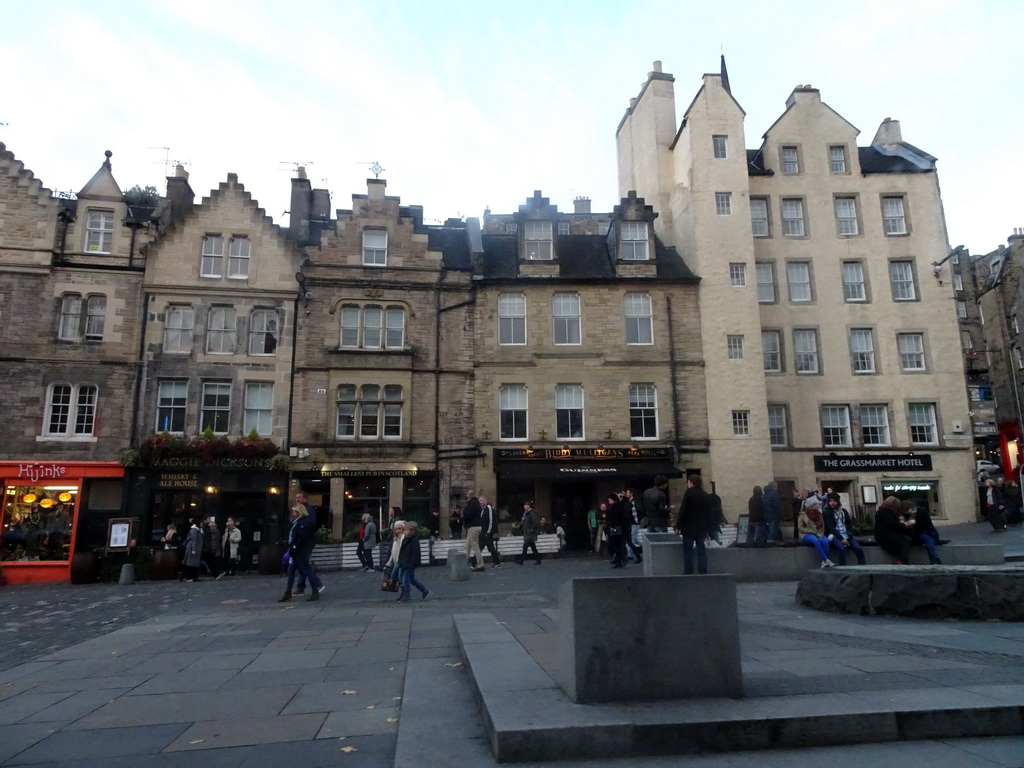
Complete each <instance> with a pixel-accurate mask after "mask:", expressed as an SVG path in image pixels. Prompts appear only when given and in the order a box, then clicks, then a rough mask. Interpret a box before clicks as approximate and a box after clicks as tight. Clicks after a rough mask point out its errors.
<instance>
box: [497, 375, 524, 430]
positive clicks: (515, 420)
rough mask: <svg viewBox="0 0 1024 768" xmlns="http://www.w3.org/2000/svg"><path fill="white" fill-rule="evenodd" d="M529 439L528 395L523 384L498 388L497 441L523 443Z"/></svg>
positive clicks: (503, 385)
mask: <svg viewBox="0 0 1024 768" xmlns="http://www.w3.org/2000/svg"><path fill="white" fill-rule="evenodd" d="M529 437H530V394H529V391H528V390H527V387H526V385H525V384H502V385H501V386H500V387H499V388H498V439H499V440H508V441H513V442H514V441H524V440H528V439H529Z"/></svg>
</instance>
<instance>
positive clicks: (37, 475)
mask: <svg viewBox="0 0 1024 768" xmlns="http://www.w3.org/2000/svg"><path fill="white" fill-rule="evenodd" d="M66 473H67V467H62V466H61V465H60V464H43V463H42V462H39V463H38V464H19V465H18V477H23V478H25V479H26V480H28V481H29V482H31V483H38V482H39V481H40V480H56V479H57V478H60V477H64V475H65V474H66Z"/></svg>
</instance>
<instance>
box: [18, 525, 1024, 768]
mask: <svg viewBox="0 0 1024 768" xmlns="http://www.w3.org/2000/svg"><path fill="white" fill-rule="evenodd" d="M946 534H947V535H949V536H950V538H952V539H954V540H956V541H961V542H969V541H971V540H978V541H982V540H983V541H991V540H993V537H996V536H998V539H997V540H998V541H1000V542H1001V543H1003V545H1004V547H1005V548H1006V550H1007V552H1008V554H1010V555H1011V556H1014V557H1019V556H1024V530H1021V529H1016V530H1010V531H1009V532H1007V533H1005V534H998V535H996V534H992V533H991V532H990V531H989V530H987V527H986V526H982V525H980V524H977V525H973V524H972V525H965V526H956V527H955V529H949V530H947V531H946ZM615 573H617V574H621V577H622V578H642V575H641V569H640V568H638V567H636V566H630V567H628V568H626V569H624V570H623V571H616V572H615ZM610 574H611V571H610V570H609V568H608V564H607V562H606V561H605V560H604V559H600V558H593V557H567V558H562V559H547V560H545V561H544V563H543V564H542V565H540V566H534V565H532V564H527V565H525V566H517V565H515V564H514V563H506V564H505V565H504V566H503V567H502V568H500V569H491V568H488V569H487V570H486V571H485V572H483V573H474V574H473V578H472V579H471V580H470V581H465V582H452V581H449V580H448V579H447V578H446V572H445V569H444V568H441V567H435V568H424V569H421V572H420V578H421V580H422V581H424V582H425V583H426V584H427V585H428V586H429V587H430V589H431V590H432V593H431V595H430V599H428V600H426V601H421V600H420V599H419V595H418V593H415V592H414V595H413V601H412V602H411V603H410V604H408V605H398V604H396V603H395V602H394V595H393V594H388V593H382V592H380V591H379V589H378V586H379V584H378V582H379V578H378V576H377V575H373V574H366V573H355V572H342V573H328V574H325V583H326V585H327V589H326V591H325V592H324V594H323V596H322V599H321V600H320V601H319V602H316V603H308V602H306V601H304V600H302V599H301V598H296V599H295V600H293V601H292V602H289V603H278V602H277V598H278V597H279V596H280V594H281V592H282V591H283V584H284V582H283V579H280V578H277V577H269V576H248V575H247V576H240V577H237V578H234V579H228V578H225V579H221V580H219V581H209V580H207V581H203V582H200V583H196V584H184V583H179V582H176V581H174V582H140V583H137V584H134V585H131V586H119V585H116V584H96V585H88V586H72V585H70V584H57V585H28V586H19V587H8V588H4V589H2V590H0V765H5V766H6V765H34V766H55V767H56V766H60V767H61V768H71V767H72V766H100V765H102V766H110V767H111V768H119V767H121V766H126V767H127V766H133V767H134V766H147V767H148V766H153V767H154V768H164V767H165V766H166V767H167V768H170V767H171V766H175V767H177V766H181V767H182V768H184V767H185V766H202V767H203V768H220V767H221V766H224V767H225V768H226V767H227V766H246V767H247V768H250V767H252V766H257V767H258V766H284V765H289V766H292V765H294V766H302V767H303V768H314V767H315V766H360V767H361V766H380V767H382V768H383V767H384V766H387V767H388V768H390V767H391V766H396V767H398V768H413V767H414V766H415V767H417V768H420V767H424V766H426V767H430V766H445V767H446V768H455V767H456V766H474V767H477V766H486V765H494V764H495V762H494V758H493V756H492V753H491V751H490V749H489V747H488V745H487V743H486V742H485V739H484V727H483V723H482V721H481V718H480V714H479V708H478V707H477V705H476V704H475V703H474V699H473V693H472V688H471V685H470V680H469V676H468V674H467V670H466V667H465V666H464V663H463V660H462V657H461V654H460V650H459V638H458V636H457V633H456V630H455V621H454V619H453V617H454V616H456V615H459V616H463V615H467V614H476V615H482V614H483V615H490V616H493V617H494V621H495V622H497V623H500V624H501V626H502V627H504V628H505V629H506V630H507V631H508V632H510V633H511V634H512V635H514V636H515V638H516V639H517V640H518V641H519V643H521V645H522V647H523V648H525V649H526V650H527V651H528V652H529V653H530V654H531V656H532V657H533V658H534V659H535V660H536V662H537V663H538V664H539V665H540V666H541V667H542V668H543V669H545V670H546V671H548V672H554V671H555V670H556V668H557V665H558V653H557V648H556V642H555V638H556V635H555V628H556V625H557V619H558V601H557V592H558V589H559V587H560V586H561V585H562V584H563V583H564V582H565V581H566V580H567V579H570V578H572V577H574V576H606V575H610ZM794 590H795V584H794V583H791V582H788V583H770V584H757V583H754V584H741V585H738V586H737V595H738V603H739V615H740V633H741V651H742V664H743V673H744V693H745V699H744V701H743V704H744V706H747V707H754V708H756V706H757V703H758V702H759V701H769V700H770V701H771V702H772V703H773V704H772V705H773V706H778V703H779V702H785V703H784V704H783V705H782V706H784V707H790V706H791V707H792V708H793V711H803V709H804V708H807V707H813V706H814V702H815V701H816V699H815V697H817V696H821V695H823V694H825V693H830V694H838V695H842V696H844V697H847V698H849V700H850V701H854V702H860V703H861V705H862V706H863V703H864V702H871V701H886V702H888V703H889V705H890V706H891V707H900V706H904V705H906V706H916V705H918V704H920V703H922V702H936V701H941V702H947V703H949V702H952V703H958V704H959V705H962V706H964V707H984V706H986V704H987V703H988V704H991V705H993V706H995V705H997V704H998V705H999V706H1001V707H1004V708H1005V707H1006V706H1007V704H1011V705H1014V706H1017V708H1018V716H1022V715H1020V713H1021V712H1024V624H1020V623H999V622H983V623H971V622H959V621H928V620H917V619H902V618H900V619H897V618H888V617H858V616H839V615H832V614H822V613H817V612H814V611H810V610H808V609H804V608H802V607H800V606H797V605H796V604H795V602H794V600H793V594H794ZM608 620H609V621H614V620H615V617H614V616H609V617H608ZM679 662H680V670H681V673H685V671H686V669H685V649H680V657H679ZM515 684H516V681H514V680H510V681H509V685H510V687H513V686H514V685H515ZM523 700H524V702H527V703H524V707H525V706H528V701H529V697H525V698H524V699H523ZM553 725H557V723H554V724H553ZM856 727H857V724H856V723H853V722H851V724H850V728H851V729H856ZM842 740H843V737H842V735H841V734H836V743H837V744H838V743H839V742H841V741H842ZM197 753H198V754H197ZM564 757H565V758H566V760H568V759H570V758H572V755H571V754H566V755H565V756H564ZM908 760H913V761H915V762H917V761H922V762H924V763H925V764H927V765H928V766H929V768H943V767H945V766H949V767H950V768H973V767H974V766H978V767H979V768H980V767H982V766H986V767H992V766H1002V767H1003V768H1022V766H1024V737H1021V736H1015V737H1001V738H994V737H990V738H955V739H949V740H927V741H906V742H897V743H883V744H870V743H869V744H861V745H853V746H835V747H830V748H814V749H802V750H785V751H771V752H730V753H722V754H713V755H693V756H667V757H645V758H623V759H618V760H600V761H598V760H593V761H576V762H572V763H571V764H572V765H573V766H577V768H579V767H582V766H597V765H602V766H608V765H611V766H615V765H620V764H621V765H623V766H626V765H629V766H670V765H672V766H676V765H680V764H687V765H695V766H715V767H717V766H723V767H724V766H737V767H739V766H783V765H785V766H787V768H801V767H802V766H820V765H822V764H824V763H829V764H834V763H837V762H841V763H843V764H844V765H848V766H868V765H870V766H872V768H875V766H877V765H878V764H880V763H883V762H890V763H896V762H906V761H908ZM561 764H562V763H561V762H556V763H546V765H561ZM566 764H568V763H566ZM520 765H526V764H522V763H521V764H520Z"/></svg>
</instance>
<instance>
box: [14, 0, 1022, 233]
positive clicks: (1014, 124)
mask: <svg viewBox="0 0 1024 768" xmlns="http://www.w3.org/2000/svg"><path fill="white" fill-rule="evenodd" d="M769 8H770V10H769ZM3 11H4V13H3V15H4V26H5V29H6V30H7V32H8V34H6V35H4V36H3V39H2V40H0V68H2V71H4V72H6V73H8V76H7V77H6V78H5V87H4V89H3V94H2V96H0V141H3V142H4V143H6V145H7V147H8V149H9V150H11V151H13V152H14V153H15V155H16V156H17V157H18V158H19V159H20V160H22V161H23V162H25V164H26V165H27V166H28V167H29V168H30V169H32V170H33V171H34V172H35V174H36V175H37V176H38V177H39V178H40V179H41V180H42V182H43V183H44V184H45V185H46V186H48V187H49V188H51V189H54V190H70V191H77V190H78V189H80V188H81V187H82V186H83V185H84V183H85V182H86V181H87V180H88V179H89V177H90V176H91V175H92V174H93V172H95V170H96V168H97V167H98V166H99V165H100V163H101V162H102V161H103V151H104V150H106V149H109V150H111V151H112V152H113V153H114V155H113V165H114V175H115V177H116V178H117V180H118V182H119V183H120V184H121V187H122V188H124V189H127V188H128V187H130V186H132V185H134V184H140V185H147V184H152V185H154V186H156V187H157V188H158V189H159V190H160V191H161V192H163V190H164V177H165V176H166V173H167V161H168V160H170V161H172V162H174V161H179V162H182V163H183V164H184V165H185V166H186V167H187V169H188V171H189V173H190V175H191V177H190V181H191V183H192V187H193V189H194V190H195V192H196V194H197V196H203V195H205V194H207V193H208V192H209V190H210V189H211V188H213V187H215V186H216V185H217V184H218V183H220V182H221V181H223V180H224V178H225V177H226V175H227V174H228V173H237V174H238V176H239V180H240V181H241V182H242V183H243V184H245V186H246V188H247V189H249V190H250V191H251V192H252V194H253V195H254V196H255V197H256V199H257V200H259V201H260V203H261V204H262V205H263V206H264V208H265V209H266V211H267V213H268V214H270V215H271V216H272V217H273V218H274V219H275V221H277V222H278V223H280V224H284V225H287V223H288V222H287V218H286V217H284V216H283V215H282V214H283V212H284V211H285V210H286V209H287V208H288V190H289V181H288V180H289V178H290V177H291V176H292V175H293V172H294V168H295V165H296V164H302V165H305V166H307V171H308V175H309V177H310V179H312V181H313V184H314V186H326V187H327V188H328V189H330V190H331V193H332V199H333V206H334V207H335V208H348V207H350V204H351V194H352V193H353V192H365V179H366V178H367V177H368V176H369V175H370V173H369V165H370V163H372V162H374V161H376V162H378V163H380V165H381V166H383V167H384V169H385V171H384V173H383V174H382V176H383V178H386V179H387V182H388V193H389V194H392V195H398V196H400V197H401V199H402V202H403V203H405V204H418V205H422V206H424V209H425V216H426V217H427V219H433V220H443V219H445V218H447V217H450V216H479V215H481V214H482V212H483V209H484V208H485V207H487V206H489V207H490V208H491V209H492V210H493V211H495V212H508V211H512V210H515V209H516V208H517V206H518V205H519V204H520V203H522V202H523V200H524V199H525V198H527V197H529V196H530V195H531V194H532V192H533V190H535V189H540V190H542V191H543V192H544V194H545V195H547V196H548V197H550V198H551V200H552V202H553V203H555V204H557V205H558V206H559V208H561V209H562V210H571V209H572V199H573V198H574V197H576V196H578V195H586V196H588V197H590V198H591V199H592V200H593V206H594V210H610V209H611V207H612V206H613V205H614V204H615V203H616V202H617V183H616V177H615V128H616V126H617V125H618V122H619V120H620V119H621V117H622V115H623V113H624V111H625V109H626V107H627V105H628V103H629V99H630V98H631V97H633V96H636V95H637V92H638V91H639V88H640V85H641V84H642V83H643V81H644V80H645V78H646V76H647V72H648V71H649V70H650V69H651V66H652V62H653V61H654V60H655V59H659V60H661V61H663V64H664V70H665V71H666V72H670V73H672V74H673V75H675V78H676V99H677V113H678V114H679V115H680V116H681V115H682V112H683V111H684V110H685V108H686V106H687V104H688V103H689V101H690V99H691V98H692V96H693V94H694V93H695V92H696V90H697V89H698V88H699V87H700V84H701V75H702V74H703V73H704V72H708V71H717V68H718V62H719V54H720V53H722V52H724V53H725V55H726V59H727V62H728V66H729V76H730V80H731V84H732V90H733V95H734V96H736V98H737V99H738V100H739V102H740V104H741V105H742V106H743V107H744V109H745V110H746V113H747V121H746V144H747V146H748V147H756V146H758V145H759V143H760V139H761V135H762V134H763V133H764V131H765V130H766V129H767V128H768V127H769V126H770V125H771V124H772V122H773V121H774V120H775V119H776V118H777V117H778V115H779V114H780V113H781V112H782V111H783V109H784V108H785V100H786V97H787V96H788V95H789V93H790V91H791V90H792V88H793V86H795V85H797V84H802V83H810V84H813V85H814V86H816V87H818V88H820V89H821V95H822V99H823V100H824V101H825V102H827V103H828V104H829V105H830V106H831V107H832V108H833V109H835V110H836V111H837V112H839V113H840V114H842V115H843V116H844V117H845V118H846V119H847V120H849V121H850V122H851V123H853V124H854V125H855V126H857V127H858V128H859V129H860V130H861V135H860V143H861V144H862V145H865V144H868V143H870V141H871V138H872V137H873V136H874V133H875V130H876V128H877V127H878V124H879V123H880V122H881V121H882V120H883V119H884V118H886V117H892V118H895V119H898V120H900V121H901V123H902V128H903V137H904V140H905V141H908V142H910V143H911V144H914V145H916V146H918V147H920V148H922V149H924V150H926V151H927V152H930V153H931V154H933V155H935V156H936V157H938V159H939V174H940V181H941V184H942V190H943V199H944V203H945V209H946V217H947V223H948V228H949V238H950V241H951V244H953V245H958V244H964V245H966V246H967V247H968V248H970V249H971V251H972V252H973V253H985V252H987V251H989V250H992V249H994V248H995V247H996V246H997V245H998V244H999V243H1002V242H1005V240H1006V237H1007V236H1008V235H1009V234H1010V233H1011V232H1012V231H1013V228H1014V227H1024V199H1022V197H1021V195H1020V192H1019V190H1020V182H1019V180H1020V179H1021V178H1024V159H1022V157H1024V153H1022V152H1021V151H1020V147H1019V146H1018V145H1019V144H1020V141H1019V138H1018V137H1019V136H1020V134H1021V129H1022V126H1024V97H1022V94H1024V66H1022V65H1021V64H1020V59H1019V53H1018V51H1019V44H1018V43H1017V42H1015V36H1016V35H1017V31H1018V30H1020V29H1021V28H1024V3H1020V2H1015V1H1014V2H1011V1H1007V2H996V1H995V0H990V1H988V2H986V1H985V0H907V1H904V0H885V1H884V2H883V1H876V0H868V1H867V2H861V3H853V4H851V3H842V4H840V3H824V2H817V1H814V2H772V3H770V4H766V3H764V2H763V0H761V1H759V2H736V1H733V2H729V1H728V0H726V2H721V3H706V2H705V3H697V2H690V1H689V0H686V1H681V0H666V1H665V2H662V1H661V0H634V1H633V2H629V3H624V2H618V1H614V2H613V1H611V0H579V1H576V0H545V1H544V2H536V1H534V0H518V2H508V3H491V2H483V1H482V0H467V1H465V2H463V1H462V0H432V1H429V2H423V1H422V0H421V2H413V1H412V0H373V1H372V2H371V1H369V0H364V1H363V2H349V1H347V0H334V1H331V0H325V1H324V2H314V1H313V0H293V2H289V3H283V2H269V1H268V2H261V1H259V0H247V1H246V2H220V1H219V0H203V1H202V2H199V1H197V0H148V1H147V2H144V3H140V2H105V1H104V0H91V2H88V3H82V2H77V1H74V2H72V1H66V2H65V1H63V0H35V1H34V2H31V3H30V2H27V0H20V1H15V0H9V2H6V3H4V7H3ZM12 73H17V74H16V75H13V74H12Z"/></svg>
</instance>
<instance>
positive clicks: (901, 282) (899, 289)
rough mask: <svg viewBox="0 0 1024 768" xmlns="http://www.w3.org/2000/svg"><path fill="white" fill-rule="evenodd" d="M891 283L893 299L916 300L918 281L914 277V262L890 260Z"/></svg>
mask: <svg viewBox="0 0 1024 768" xmlns="http://www.w3.org/2000/svg"><path fill="white" fill-rule="evenodd" d="M889 284H890V286H891V287H892V300H893V301H916V300H917V282H916V280H915V277H914V262H912V261H907V260H899V261H890V262H889Z"/></svg>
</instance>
